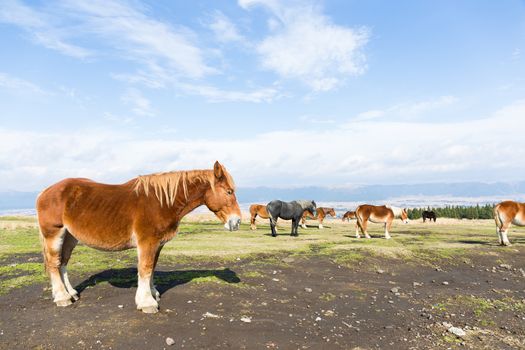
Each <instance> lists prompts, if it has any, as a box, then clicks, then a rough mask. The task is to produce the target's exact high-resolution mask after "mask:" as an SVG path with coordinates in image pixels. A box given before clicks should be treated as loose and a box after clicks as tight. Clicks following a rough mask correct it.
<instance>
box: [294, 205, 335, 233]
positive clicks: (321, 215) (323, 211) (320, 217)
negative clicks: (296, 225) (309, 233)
mask: <svg viewBox="0 0 525 350" xmlns="http://www.w3.org/2000/svg"><path fill="white" fill-rule="evenodd" d="M327 215H330V216H332V217H333V218H335V210H334V208H325V207H319V208H317V209H316V216H313V215H312V214H311V213H310V212H309V211H305V212H304V214H303V217H302V218H301V226H302V227H303V228H306V219H308V218H311V219H315V218H316V217H317V221H319V228H323V221H324V219H325V218H326V216H327Z"/></svg>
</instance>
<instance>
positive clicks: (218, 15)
mask: <svg viewBox="0 0 525 350" xmlns="http://www.w3.org/2000/svg"><path fill="white" fill-rule="evenodd" d="M207 27H208V28H209V29H211V30H212V31H213V33H214V34H215V38H216V39H217V40H218V41H219V42H223V43H227V42H245V40H246V39H245V38H244V37H243V36H242V35H241V34H240V33H239V31H238V29H237V26H236V25H235V24H234V23H233V22H232V21H231V20H230V19H229V18H228V17H226V16H225V15H224V14H223V13H222V12H221V11H215V12H214V13H213V15H212V16H211V19H210V21H209V23H207Z"/></svg>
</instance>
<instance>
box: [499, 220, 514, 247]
mask: <svg viewBox="0 0 525 350" xmlns="http://www.w3.org/2000/svg"><path fill="white" fill-rule="evenodd" d="M509 227H510V222H502V225H501V228H500V229H499V235H500V244H501V245H506V246H509V245H511V244H510V241H509V238H508V237H507V233H508V232H509Z"/></svg>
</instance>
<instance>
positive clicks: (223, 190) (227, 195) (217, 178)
mask: <svg viewBox="0 0 525 350" xmlns="http://www.w3.org/2000/svg"><path fill="white" fill-rule="evenodd" d="M213 176H214V181H213V182H211V186H210V188H209V189H208V190H207V191H206V193H205V194H204V204H206V206H207V207H208V209H210V210H211V211H212V212H213V213H215V215H217V217H218V218H219V219H220V220H221V221H222V222H223V223H224V227H225V228H226V229H229V230H230V231H234V230H238V229H239V226H240V224H241V209H239V203H237V197H235V185H234V183H233V179H232V177H231V175H230V174H229V173H228V172H227V171H226V169H225V168H224V167H223V166H222V165H221V164H220V163H219V162H215V165H214V166H213Z"/></svg>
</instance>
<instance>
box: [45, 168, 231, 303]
mask: <svg viewBox="0 0 525 350" xmlns="http://www.w3.org/2000/svg"><path fill="white" fill-rule="evenodd" d="M234 191H235V185H234V183H233V179H232V177H231V176H230V174H229V173H228V172H227V171H226V169H225V168H224V167H223V166H222V165H221V164H219V162H215V165H214V168H213V170H192V171H174V172H168V173H158V174H152V175H144V176H139V177H137V178H134V179H132V180H130V181H128V182H126V183H124V184H121V185H106V184H101V183H97V182H94V181H91V180H88V179H65V180H62V181H60V182H58V183H56V184H54V185H52V186H50V187H48V188H47V189H45V190H44V191H43V192H42V193H40V195H39V196H38V198H37V202H36V208H37V213H38V224H39V226H40V238H41V240H42V246H43V253H44V263H45V267H46V270H47V272H48V274H49V277H50V279H51V285H52V293H53V298H54V299H53V301H54V302H55V303H56V304H57V305H58V306H67V305H70V304H71V303H72V301H71V299H74V300H78V296H77V294H78V293H77V291H76V290H75V289H73V287H72V286H71V283H70V282H69V278H68V275H67V271H66V267H67V263H68V261H69V258H70V256H71V252H72V251H73V248H75V246H76V244H77V242H78V241H80V242H83V243H84V244H86V245H88V246H91V247H93V248H97V249H101V250H107V251H117V250H124V249H129V248H135V247H136V248H137V255H138V264H137V269H138V288H137V293H136V296H135V303H136V304H137V309H140V310H142V311H143V312H146V313H154V312H157V311H158V300H159V297H160V295H159V292H158V291H157V290H156V289H155V286H154V285H153V273H154V270H155V265H156V264H157V260H158V258H159V254H160V251H161V249H162V247H163V246H164V244H165V243H166V242H168V241H169V240H170V239H172V238H173V237H174V236H175V235H176V234H177V230H178V226H179V223H180V220H181V219H182V217H184V216H185V215H186V214H188V213H189V212H190V211H192V210H193V209H195V208H197V207H198V206H200V205H203V204H204V205H206V206H207V207H208V209H210V210H211V211H212V212H213V213H215V215H216V216H217V217H218V218H219V219H221V221H222V222H223V223H225V227H227V228H229V229H230V230H237V229H238V228H239V225H240V221H241V218H240V217H241V211H240V209H239V205H238V203H237V198H236V197H235V192H234Z"/></svg>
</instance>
